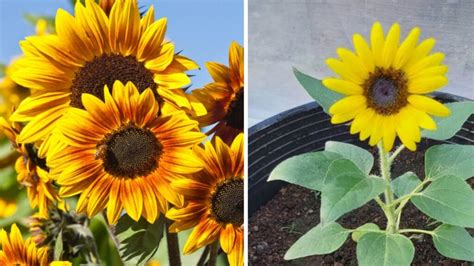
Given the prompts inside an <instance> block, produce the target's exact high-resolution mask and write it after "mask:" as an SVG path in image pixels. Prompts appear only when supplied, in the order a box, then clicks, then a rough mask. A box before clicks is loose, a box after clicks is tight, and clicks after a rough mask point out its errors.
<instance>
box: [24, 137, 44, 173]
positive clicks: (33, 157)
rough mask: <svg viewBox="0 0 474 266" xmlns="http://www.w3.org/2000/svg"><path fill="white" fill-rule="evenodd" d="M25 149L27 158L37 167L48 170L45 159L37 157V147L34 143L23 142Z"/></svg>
mask: <svg viewBox="0 0 474 266" xmlns="http://www.w3.org/2000/svg"><path fill="white" fill-rule="evenodd" d="M25 149H26V152H27V154H28V159H29V160H30V161H31V162H32V163H33V164H34V165H36V166H38V167H39V168H41V169H43V170H45V171H47V172H48V171H49V168H48V166H47V165H46V159H45V158H40V157H38V149H36V147H35V145H33V144H31V143H28V144H25Z"/></svg>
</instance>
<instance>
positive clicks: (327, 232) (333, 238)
mask: <svg viewBox="0 0 474 266" xmlns="http://www.w3.org/2000/svg"><path fill="white" fill-rule="evenodd" d="M349 232H350V231H349V230H347V229H345V228H343V227H342V226H340V225H339V224H338V223H335V222H332V223H329V224H326V225H324V226H323V225H322V224H319V225H317V226H316V227H314V228H313V229H311V230H309V231H308V232H307V233H306V234H304V235H303V236H302V237H300V238H299V239H298V240H297V241H296V242H295V243H294V244H293V245H292V246H291V247H290V249H289V250H288V251H287V252H286V254H285V260H293V259H297V258H302V257H307V256H312V255H322V254H328V253H331V252H334V251H336V250H337V249H338V248H339V247H341V246H342V244H344V242H345V241H346V239H347V236H348V235H349Z"/></svg>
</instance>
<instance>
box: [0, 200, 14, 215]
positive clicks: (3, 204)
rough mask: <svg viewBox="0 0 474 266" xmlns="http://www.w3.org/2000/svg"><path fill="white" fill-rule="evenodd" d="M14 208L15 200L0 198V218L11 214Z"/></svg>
mask: <svg viewBox="0 0 474 266" xmlns="http://www.w3.org/2000/svg"><path fill="white" fill-rule="evenodd" d="M16 210H17V206H16V203H15V201H12V200H8V199H3V198H0V219H1V218H7V217H10V216H12V215H13V214H14V213H15V212H16Z"/></svg>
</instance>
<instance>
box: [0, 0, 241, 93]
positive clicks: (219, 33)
mask: <svg viewBox="0 0 474 266" xmlns="http://www.w3.org/2000/svg"><path fill="white" fill-rule="evenodd" d="M139 5H140V6H145V7H148V6H150V5H154V6H155V18H160V17H167V18H168V31H167V38H168V39H171V40H172V41H174V43H175V44H176V50H177V51H180V50H183V52H182V54H183V55H185V56H188V57H189V58H191V59H193V60H195V61H196V62H197V63H198V64H199V65H200V66H201V67H202V69H201V70H200V71H193V72H190V74H193V75H195V76H194V77H193V78H192V81H193V86H192V87H193V88H197V87H201V86H202V85H204V84H206V83H208V82H210V81H211V78H210V77H209V75H208V73H207V70H206V69H205V67H204V63H205V62H207V61H216V62H221V63H224V64H226V65H227V64H228V48H229V45H230V43H231V41H233V40H235V41H237V42H238V43H240V44H241V45H242V44H243V28H244V25H243V17H244V13H243V6H244V4H243V0H139ZM58 8H63V9H65V10H67V11H69V12H70V13H71V12H72V5H71V4H70V1H69V0H0V62H1V63H7V62H9V61H10V60H11V59H12V58H13V57H14V56H15V55H18V54H20V53H21V51H20V48H19V46H18V42H19V41H20V40H22V39H24V37H25V36H27V35H31V34H33V33H34V26H32V25H31V24H30V23H28V22H27V21H26V20H25V19H24V18H23V16H24V14H28V13H30V14H34V15H48V16H54V15H55V14H56V10H57V9H58Z"/></svg>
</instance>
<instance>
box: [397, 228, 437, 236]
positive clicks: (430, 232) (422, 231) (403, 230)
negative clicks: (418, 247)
mask: <svg viewBox="0 0 474 266" xmlns="http://www.w3.org/2000/svg"><path fill="white" fill-rule="evenodd" d="M398 232H399V233H422V234H427V235H434V234H435V233H434V232H433V231H427V230H421V229H402V230H400V231H398Z"/></svg>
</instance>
